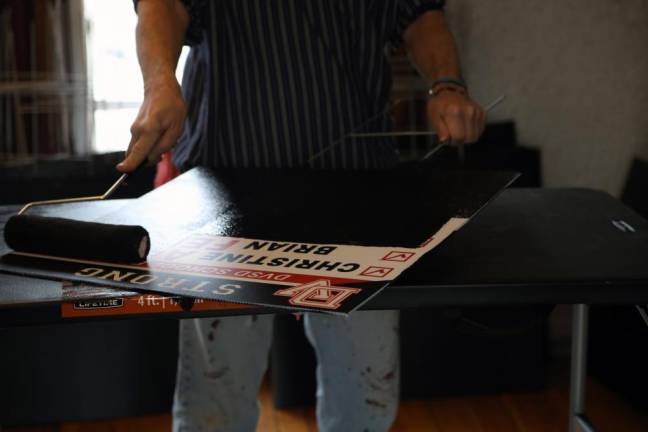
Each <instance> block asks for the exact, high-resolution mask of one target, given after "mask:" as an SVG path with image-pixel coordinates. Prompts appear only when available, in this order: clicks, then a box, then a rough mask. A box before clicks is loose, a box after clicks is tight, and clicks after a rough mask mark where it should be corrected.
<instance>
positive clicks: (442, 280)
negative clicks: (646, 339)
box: [0, 189, 648, 432]
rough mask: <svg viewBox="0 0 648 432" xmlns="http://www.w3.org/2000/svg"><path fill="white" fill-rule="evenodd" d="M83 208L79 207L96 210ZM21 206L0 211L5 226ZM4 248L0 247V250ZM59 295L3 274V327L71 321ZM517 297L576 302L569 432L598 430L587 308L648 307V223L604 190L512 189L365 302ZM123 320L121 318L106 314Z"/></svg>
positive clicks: (403, 304) (507, 301)
mask: <svg viewBox="0 0 648 432" xmlns="http://www.w3.org/2000/svg"><path fill="white" fill-rule="evenodd" d="M125 203H126V202H125V201H114V202H105V203H101V204H100V205H95V206H93V207H92V209H93V210H92V211H95V212H99V213H100V212H109V211H113V210H114V209H116V208H118V207H120V206H123V205H125ZM82 208H83V207H82V206H81V207H79V208H78V210H77V211H78V212H79V214H84V215H85V217H89V216H88V213H87V211H88V208H85V209H83V210H81V209H82ZM14 211H15V207H2V208H0V218H2V219H0V223H2V225H4V222H5V221H6V219H7V218H8V216H9V215H10V214H12V213H13V212H14ZM53 211H54V212H56V210H53ZM61 211H63V210H61ZM70 211H71V210H70V207H68V208H67V210H65V212H67V213H66V215H68V216H70V215H69V213H70ZM74 211H75V210H74V209H72V213H74ZM6 251H7V249H6V246H5V245H4V244H0V253H5V252H6ZM60 292H61V283H60V282H55V281H47V280H44V279H33V278H25V277H19V276H13V275H6V274H0V326H4V327H9V326H15V325H24V324H29V323H40V324H44V323H54V322H61V321H66V320H65V319H62V318H61V315H60V309H59V307H60V303H61V301H62V300H63V299H62V298H61V297H60ZM57 293H58V294H57ZM57 297H58V299H57ZM516 304H519V305H522V304H525V305H529V304H571V305H572V310H573V318H572V330H571V332H572V360H571V361H572V363H571V407H570V413H571V416H570V425H569V430H570V432H575V431H578V430H582V431H593V430H594V427H593V426H592V425H591V424H590V422H589V421H588V420H587V418H586V416H585V377H586V369H587V365H586V359H587V330H588V307H589V306H590V305H593V304H630V305H645V304H648V222H646V220H644V219H643V218H641V217H640V216H639V215H637V214H636V213H635V212H633V211H632V210H630V209H628V208H627V207H625V206H623V205H622V204H621V203H619V202H618V201H617V200H615V199H614V198H612V197H611V196H609V195H607V194H605V193H602V192H597V191H592V190H587V189H512V190H506V191H504V192H503V193H502V194H501V195H500V196H499V197H498V198H496V199H495V200H494V201H493V202H492V203H491V204H490V205H489V206H488V207H487V208H485V209H484V210H483V211H482V212H481V213H479V214H478V215H477V216H476V217H475V218H474V219H473V220H471V221H470V222H469V223H468V224H467V225H466V226H465V227H463V228H462V229H461V230H460V231H458V232H457V233H455V234H453V235H452V236H451V237H450V238H449V239H448V240H446V241H445V242H444V243H443V244H442V245H441V246H439V247H438V248H437V249H435V250H433V251H432V252H430V253H428V254H427V255H426V256H424V257H423V258H422V259H421V260H420V261H419V262H417V263H416V264H415V265H414V266H413V267H411V268H410V269H409V270H407V271H406V272H405V273H404V274H403V275H402V276H401V277H400V278H399V279H398V280H397V281H396V282H395V283H393V284H392V285H391V286H389V287H387V288H386V289H384V290H383V291H382V292H381V293H380V294H379V295H378V296H376V297H374V298H373V299H372V300H370V301H369V302H368V303H367V304H365V305H364V306H363V308H364V309H385V308H388V309H394V308H398V309H406V308H412V307H420V306H431V305H516ZM254 311H255V312H259V310H258V309H254ZM219 313H220V312H213V311H212V312H196V311H187V312H178V313H174V314H166V315H165V316H171V315H172V316H176V317H178V318H182V317H191V316H213V315H217V314H219ZM227 313H232V312H231V311H229V312H227ZM234 313H249V311H246V310H239V311H235V312H234ZM116 318H122V319H123V318H124V317H123V316H122V317H104V318H103V319H116ZM128 318H137V316H136V315H133V316H130V317H128ZM67 321H71V322H78V320H76V321H75V320H67Z"/></svg>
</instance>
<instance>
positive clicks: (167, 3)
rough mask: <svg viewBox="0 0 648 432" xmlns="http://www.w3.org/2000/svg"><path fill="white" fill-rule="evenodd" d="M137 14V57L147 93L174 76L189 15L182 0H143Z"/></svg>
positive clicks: (139, 4)
mask: <svg viewBox="0 0 648 432" xmlns="http://www.w3.org/2000/svg"><path fill="white" fill-rule="evenodd" d="M137 15H138V21H137V29H136V43H137V57H138V59H139V63H140V68H141V70H142V77H143V78H144V89H145V91H146V89H147V88H148V87H149V86H150V85H151V84H152V83H154V82H156V81H159V80H161V79H162V80H164V79H168V78H171V77H174V76H175V69H176V66H177V63H178V57H179V56H180V51H181V50H182V44H183V41H184V37H185V32H186V30H187V25H188V22H189V16H188V15H187V11H186V10H185V8H184V5H183V4H182V3H181V2H180V1H179V0H140V1H139V3H138V6H137Z"/></svg>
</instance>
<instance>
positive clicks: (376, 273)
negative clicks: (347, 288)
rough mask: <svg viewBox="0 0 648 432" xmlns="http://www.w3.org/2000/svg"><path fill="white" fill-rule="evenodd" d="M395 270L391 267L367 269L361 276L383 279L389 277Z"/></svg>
mask: <svg viewBox="0 0 648 432" xmlns="http://www.w3.org/2000/svg"><path fill="white" fill-rule="evenodd" d="M392 270H394V269H393V268H391V267H367V268H366V269H364V271H363V272H362V273H360V275H362V276H369V277H376V278H381V277H385V276H387V275H388V274H389V273H391V271H392Z"/></svg>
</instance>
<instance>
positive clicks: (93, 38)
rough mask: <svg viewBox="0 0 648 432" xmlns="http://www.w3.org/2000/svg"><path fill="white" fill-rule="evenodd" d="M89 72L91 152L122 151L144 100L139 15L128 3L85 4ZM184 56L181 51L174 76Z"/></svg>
mask: <svg viewBox="0 0 648 432" xmlns="http://www.w3.org/2000/svg"><path fill="white" fill-rule="evenodd" d="M84 6H85V17H86V29H87V30H86V34H87V49H88V70H89V75H90V88H91V94H92V95H93V96H92V97H93V102H94V103H93V106H94V134H93V148H94V151H95V152H97V153H105V152H111V151H123V150H126V148H127V147H128V143H129V141H130V126H131V123H132V122H133V120H134V119H135V116H136V115H137V111H138V109H139V106H140V104H141V103H142V97H143V91H142V89H143V84H142V76H141V74H140V69H139V64H138V62H137V54H136V51H135V26H136V24H137V15H136V14H135V11H134V8H133V3H132V1H130V0H119V1H106V0H85V4H84ZM187 53H188V48H187V47H184V48H183V50H182V55H181V56H180V61H179V62H178V69H177V72H176V76H177V77H178V80H181V79H182V70H183V68H184V62H185V59H186V56H187Z"/></svg>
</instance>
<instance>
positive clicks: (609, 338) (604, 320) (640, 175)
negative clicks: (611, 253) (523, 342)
mask: <svg viewBox="0 0 648 432" xmlns="http://www.w3.org/2000/svg"><path fill="white" fill-rule="evenodd" d="M621 200H622V202H623V203H624V204H626V205H627V206H629V207H630V208H632V209H634V210H635V211H636V212H637V213H639V214H640V215H642V216H643V217H645V218H648V163H647V162H644V161H641V160H638V159H635V160H634V162H633V163H632V166H631V168H630V172H629V173H628V180H627V181H626V184H625V187H624V190H623V194H622V198H621ZM646 324H647V323H645V322H644V321H643V319H642V318H641V316H640V315H639V313H638V312H637V310H636V309H635V308H634V307H633V306H627V305H610V306H597V307H593V308H592V311H591V316H590V337H589V342H590V356H589V359H590V371H591V373H592V375H594V376H596V377H597V378H598V379H599V380H600V381H601V382H603V383H604V384H605V385H606V386H607V387H608V388H610V389H611V390H613V391H615V392H617V393H618V394H620V395H621V396H623V397H624V398H625V399H626V400H628V401H629V402H631V403H633V404H634V405H635V406H636V407H637V409H638V410H639V411H642V412H646V410H648V392H646V389H647V388H648V373H647V371H648V368H647V366H648V326H646Z"/></svg>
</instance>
